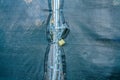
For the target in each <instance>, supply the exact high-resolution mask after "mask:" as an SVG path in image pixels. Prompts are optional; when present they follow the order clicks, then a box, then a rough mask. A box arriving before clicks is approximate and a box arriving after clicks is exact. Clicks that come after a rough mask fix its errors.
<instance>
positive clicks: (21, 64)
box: [0, 0, 120, 80]
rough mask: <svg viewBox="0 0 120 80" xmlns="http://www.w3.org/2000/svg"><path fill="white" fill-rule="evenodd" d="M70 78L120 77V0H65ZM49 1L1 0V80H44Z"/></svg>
mask: <svg viewBox="0 0 120 80" xmlns="http://www.w3.org/2000/svg"><path fill="white" fill-rule="evenodd" d="M63 12H64V17H65V20H66V22H67V23H68V25H69V28H70V33H69V35H68V37H67V38H66V39H65V41H66V44H65V45H64V46H63V49H64V54H65V56H66V73H67V76H66V79H67V80H120V77H119V76H120V0H64V8H63ZM48 17H49V8H48V0H0V80H42V79H43V74H44V60H45V53H46V52H47V49H46V48H47V47H48V41H47V38H46V27H47V25H46V23H47V20H48Z"/></svg>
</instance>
